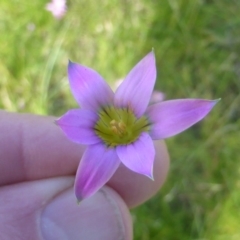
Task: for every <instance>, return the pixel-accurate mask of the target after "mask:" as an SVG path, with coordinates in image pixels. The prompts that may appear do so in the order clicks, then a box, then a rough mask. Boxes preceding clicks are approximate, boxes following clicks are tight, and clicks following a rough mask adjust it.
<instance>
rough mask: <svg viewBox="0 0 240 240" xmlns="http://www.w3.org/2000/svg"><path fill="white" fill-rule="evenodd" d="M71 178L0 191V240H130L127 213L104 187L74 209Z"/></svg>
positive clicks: (37, 182) (130, 230)
mask: <svg viewBox="0 0 240 240" xmlns="http://www.w3.org/2000/svg"><path fill="white" fill-rule="evenodd" d="M72 184H73V178H72V177H62V178H52V179H48V180H38V181H34V182H28V183H20V184H15V185H10V186H6V187H2V188H1V189H0V196H1V198H0V212H1V215H0V239H35V240H40V239H41V240H42V239H45V240H53V239H58V240H65V239H69V240H71V239H92V240H95V239H106V240H108V239H109V240H111V239H126V240H130V239H132V222H131V217H130V213H129V211H128V209H127V207H126V205H125V204H124V202H123V201H122V199H121V198H120V197H119V195H118V194H117V193H115V192H114V191H113V190H112V189H110V188H107V187H104V188H103V189H102V190H100V191H99V192H98V193H96V194H95V195H94V196H93V197H91V198H88V199H86V200H84V201H83V202H81V204H79V205H77V203H76V200H75V198H74V194H73V189H72Z"/></svg>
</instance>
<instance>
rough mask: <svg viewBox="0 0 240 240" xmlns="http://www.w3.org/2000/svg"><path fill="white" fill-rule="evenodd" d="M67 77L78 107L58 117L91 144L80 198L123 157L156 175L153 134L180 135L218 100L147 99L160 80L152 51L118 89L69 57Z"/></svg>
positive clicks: (80, 176)
mask: <svg viewBox="0 0 240 240" xmlns="http://www.w3.org/2000/svg"><path fill="white" fill-rule="evenodd" d="M68 77H69V82H70V88H71V90H72V93H73V96H74V97H75V99H76V101H77V102H78V103H79V105H80V107H81V108H80V109H73V110H69V111H68V112H67V113H66V114H65V115H63V116H62V117H61V118H60V119H58V120H57V124H58V125H59V126H60V127H61V129H62V130H63V132H64V133H65V134H66V136H67V137H68V138H69V139H70V140H72V141H73V142H76V143H79V144H84V145H88V148H87V149H86V151H85V153H84V155H83V157H82V159H81V161H80V164H79V167H78V170H77V174H76V179H75V194H76V197H77V199H78V200H79V201H80V200H82V199H84V198H86V197H89V196H91V195H93V194H94V193H95V192H96V191H98V190H99V189H100V188H101V187H102V186H103V185H104V184H105V183H106V182H107V181H108V180H109V179H110V178H111V177H112V175H113V174H114V172H115V171H116V169H117V168H118V166H119V164H120V163H121V162H122V163H123V164H124V165H125V166H126V167H128V168H129V169H131V170H132V171H134V172H137V173H140V174H143V175H146V176H147V177H149V178H151V179H153V162H154V157H155V149H154V145H153V140H156V139H165V138H168V137H171V136H173V135H176V134H178V133H180V132H182V131H184V130H186V129H187V128H189V127H190V126H192V125H193V124H195V123H196V122H198V121H200V120H201V119H202V118H204V117H205V116H206V115H207V114H208V113H209V112H210V110H211V109H212V108H213V106H214V105H215V104H216V102H217V101H211V100H204V99H178V100H169V101H160V102H157V103H154V104H150V105H149V101H150V98H151V94H152V92H153V88H154V84H155V80H156V66H155V56H154V53H153V52H150V53H149V54H148V55H147V56H145V57H144V58H143V59H142V60H141V61H140V62H139V63H138V64H137V65H136V66H135V67H134V68H133V69H132V70H131V71H130V73H129V74H128V75H127V77H126V78H125V80H124V81H123V82H122V83H121V85H120V86H119V87H118V88H117V90H116V92H115V94H114V93H113V91H112V90H111V88H110V87H109V86H108V85H107V83H106V82H105V81H104V79H103V78H102V77H101V76H100V75H99V74H98V73H97V72H95V71H94V70H92V69H90V68H88V67H85V66H82V65H79V64H76V63H72V62H69V66H68Z"/></svg>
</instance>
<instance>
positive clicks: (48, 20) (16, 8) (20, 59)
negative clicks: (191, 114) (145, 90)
mask: <svg viewBox="0 0 240 240" xmlns="http://www.w3.org/2000/svg"><path fill="white" fill-rule="evenodd" d="M46 4H47V0H44V1H24V2H23V1H20V0H1V3H0V108H2V109H5V110H9V111H18V112H31V113H36V114H50V115H62V114H63V113H64V112H65V111H67V110H68V109H69V108H73V107H77V104H76V102H75V101H74V99H73V97H72V96H71V94H70V91H69V86H68V81H67V75H66V67H67V62H68V59H71V60H72V61H76V62H80V63H82V64H84V65H87V66H90V67H92V68H94V69H96V70H97V71H98V72H100V73H101V74H102V76H103V77H104V78H105V79H107V81H108V82H109V83H110V84H112V85H114V82H115V81H116V80H118V79H121V78H123V77H124V76H126V74H127V73H128V71H129V70H130V69H131V68H132V67H133V66H134V65H135V64H136V63H137V62H138V61H139V60H140V59H141V58H142V57H143V56H145V55H146V54H147V53H148V52H149V51H150V50H151V49H152V47H153V48H154V49H155V54H156V58H157V66H158V79H157V84H156V89H158V90H161V91H163V92H164V93H165V94H166V96H167V99H172V98H208V99H217V98H222V100H221V102H219V103H218V104H217V106H216V107H215V108H214V110H213V111H212V112H211V113H210V114H209V116H208V117H207V118H206V119H205V120H203V121H202V122H200V123H199V124H197V125H195V126H194V127H192V128H191V129H189V130H188V131H186V132H184V133H182V134H180V135H178V136H176V137H173V138H170V139H168V140H167V141H166V142H167V145H168V148H169V152H170V156H171V160H172V163H171V169H170V173H169V177H168V181H167V182H166V184H165V185H164V187H163V189H162V190H161V191H160V193H159V194H158V195H157V196H155V197H154V198H153V199H151V200H150V201H148V202H147V203H146V204H144V205H143V206H140V207H138V208H137V209H134V210H132V216H133V219H134V227H135V229H134V235H135V239H139V240H149V239H151V240H158V239H164V240H178V239H179V240H185V239H196V240H197V239H198V240H200V239H201V240H207V239H213V240H238V239H240V228H239V226H240V191H239V190H240V179H239V176H240V163H239V156H238V155H239V154H238V153H239V142H240V141H239V136H240V134H239V129H240V107H239V106H240V94H239V93H240V55H239V52H240V14H239V12H240V1H238V0H229V1H227V0H161V1H160V0H158V1H157V0H156V1H153V0H152V1H150V0H134V1H133V0H118V1H117V0H101V1H93V0H68V1H67V6H68V10H67V13H66V15H65V16H64V18H63V19H61V20H57V19H55V18H54V17H53V16H52V15H51V13H50V12H47V11H46V10H45V6H46Z"/></svg>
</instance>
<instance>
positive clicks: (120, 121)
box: [94, 106, 150, 147]
mask: <svg viewBox="0 0 240 240" xmlns="http://www.w3.org/2000/svg"><path fill="white" fill-rule="evenodd" d="M98 116H99V120H98V121H97V123H96V124H95V127H94V130H95V133H96V134H97V135H98V136H99V137H100V138H101V139H102V140H103V142H104V143H105V144H106V145H108V146H109V147H115V146H117V145H127V144H130V143H132V142H134V141H136V140H137V139H138V137H139V135H140V134H141V133H142V132H147V131H149V127H150V123H149V121H148V119H147V118H146V117H145V116H142V117H141V118H137V117H136V116H135V115H134V113H133V112H132V111H131V110H130V109H129V108H115V107H113V106H108V107H105V108H104V109H102V110H100V111H99V113H98Z"/></svg>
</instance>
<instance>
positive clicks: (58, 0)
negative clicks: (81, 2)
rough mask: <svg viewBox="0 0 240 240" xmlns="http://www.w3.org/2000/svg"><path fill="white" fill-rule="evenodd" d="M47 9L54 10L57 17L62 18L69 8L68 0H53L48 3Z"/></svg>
mask: <svg viewBox="0 0 240 240" xmlns="http://www.w3.org/2000/svg"><path fill="white" fill-rule="evenodd" d="M46 9H47V10H48V11H50V12H52V14H53V16H54V17H55V18H57V19H61V18H62V17H63V16H64V15H65V13H66V10H67V6H66V0H52V1H51V2H50V3H48V4H47V6H46Z"/></svg>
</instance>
